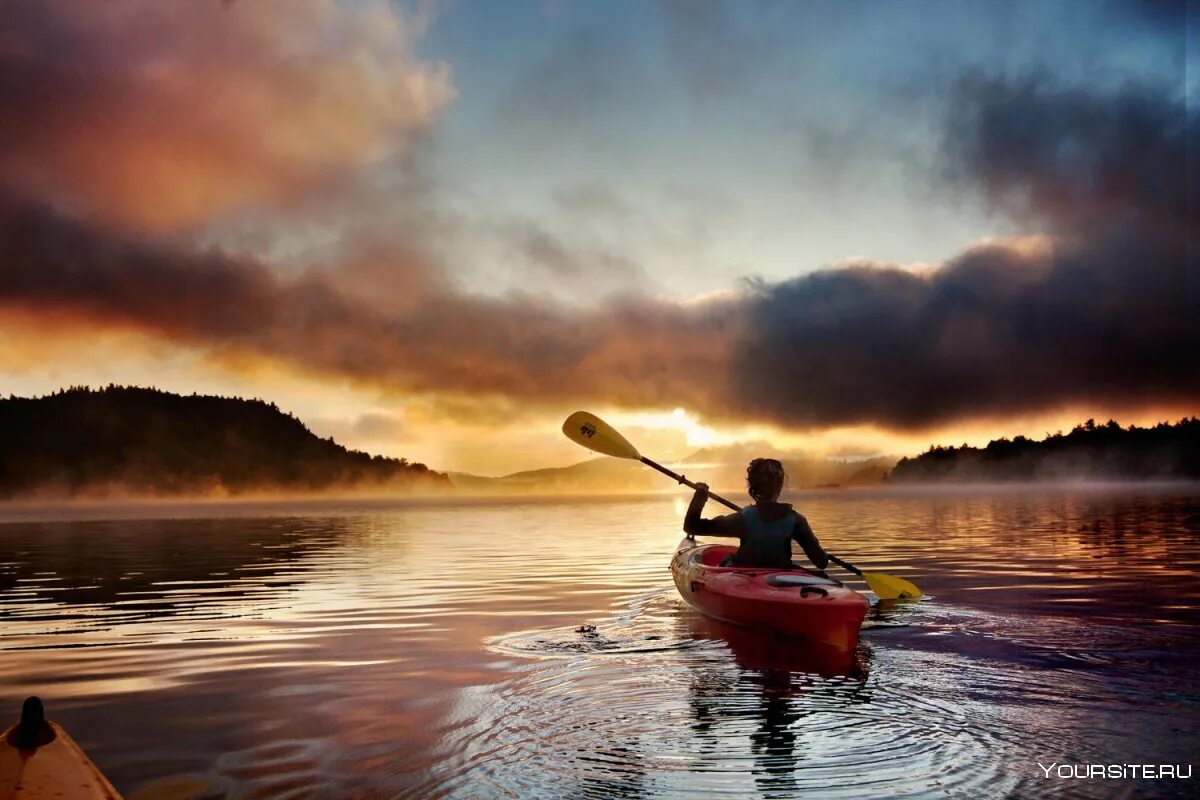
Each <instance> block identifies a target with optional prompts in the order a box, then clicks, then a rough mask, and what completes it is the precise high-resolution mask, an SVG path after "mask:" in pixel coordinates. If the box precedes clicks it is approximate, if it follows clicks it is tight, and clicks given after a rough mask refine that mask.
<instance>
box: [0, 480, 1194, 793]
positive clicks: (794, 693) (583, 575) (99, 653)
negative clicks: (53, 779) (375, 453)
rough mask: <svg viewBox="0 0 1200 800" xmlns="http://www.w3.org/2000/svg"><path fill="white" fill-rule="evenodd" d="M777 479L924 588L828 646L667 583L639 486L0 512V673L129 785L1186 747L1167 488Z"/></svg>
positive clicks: (1002, 778)
mask: <svg viewBox="0 0 1200 800" xmlns="http://www.w3.org/2000/svg"><path fill="white" fill-rule="evenodd" d="M799 502H800V504H801V507H802V508H803V509H804V511H805V513H806V515H807V516H808V517H809V519H810V520H811V521H812V522H813V524H814V526H816V527H817V529H818V530H819V531H820V533H821V536H822V541H823V542H824V543H825V544H826V545H827V546H828V547H829V548H830V549H831V550H833V551H834V552H838V553H841V554H843V555H845V556H847V557H848V558H850V559H851V560H853V561H855V562H856V563H860V564H863V565H867V564H869V565H870V566H871V567H873V568H875V569H879V570H882V571H887V572H894V573H895V574H899V575H903V576H905V577H907V578H910V579H914V580H915V581H916V582H917V583H918V584H919V585H921V586H922V588H923V589H925V590H926V591H927V592H928V593H929V594H930V595H932V599H931V600H930V601H928V602H923V603H919V604H915V605H907V606H893V607H886V606H878V607H876V608H875V609H873V611H872V614H871V616H870V618H869V619H868V628H867V630H865V631H864V636H863V641H864V646H863V648H862V650H861V651H860V653H859V654H858V655H857V657H856V658H855V659H852V660H850V662H849V663H846V662H845V661H842V662H838V661H828V660H824V659H822V658H818V657H815V656H816V654H813V653H811V652H809V651H807V650H798V649H797V648H796V647H795V644H794V643H792V642H784V641H778V640H774V639H771V638H762V637H759V636H756V635H754V634H752V633H750V632H747V631H743V630H742V629H738V628H730V627H729V626H724V625H722V624H720V623H715V622H711V621H708V620H706V619H704V618H703V617H699V616H698V615H696V614H695V613H694V612H691V611H690V610H689V609H687V608H686V606H684V605H683V604H682V603H680V601H679V599H678V597H677V596H676V594H675V592H674V589H673V587H672V586H671V583H670V575H669V572H668V570H667V564H668V561H669V559H670V555H671V552H672V549H673V545H674V543H675V541H676V540H677V538H678V525H679V517H678V513H677V511H676V509H675V507H674V504H673V502H672V501H671V499H670V498H653V497H651V498H638V499H632V500H625V501H621V502H616V501H612V502H608V503H606V504H605V505H604V506H603V507H599V508H598V507H597V505H596V503H595V502H594V501H588V502H586V503H571V502H565V501H563V502H555V503H540V504H521V503H516V502H511V501H509V502H497V503H494V504H473V505H465V506H462V507H452V506H445V505H441V506H429V507H421V506H413V505H394V506H388V505H386V504H361V505H356V504H342V505H339V506H336V507H329V508H325V507H320V508H318V507H316V506H311V505H310V506H305V507H303V508H292V507H279V508H272V509H267V510H265V511H264V512H263V513H262V514H261V515H257V516H255V515H249V516H247V515H241V516H239V517H234V516H229V515H226V516H225V517H224V518H220V519H218V518H216V517H215V516H213V515H211V514H209V513H208V512H207V511H206V512H205V514H204V518H203V519H195V518H189V517H188V514H191V516H192V517H194V516H196V515H195V514H194V513H192V512H186V513H185V512H179V513H175V514H174V516H178V517H181V518H178V519H160V520H144V519H143V520H137V521H134V520H110V521H108V522H70V523H68V522H52V521H49V520H37V521H34V522H32V523H6V524H3V525H0V576H3V577H2V578H0V581H3V583H0V701H3V702H4V703H7V704H8V706H6V707H13V708H15V707H16V706H17V705H18V704H19V701H20V699H22V698H23V697H24V696H25V695H26V694H30V693H40V694H43V695H45V696H47V698H48V699H49V701H50V702H51V704H52V705H51V708H52V709H54V714H55V716H57V717H58V718H59V719H60V720H61V721H63V722H64V723H66V724H67V725H68V727H69V728H70V729H71V730H72V732H73V734H74V735H75V736H76V738H77V739H79V740H80V741H81V742H82V743H83V744H84V746H85V747H87V748H88V749H89V751H90V752H91V753H92V755H93V756H94V757H95V758H96V759H97V760H98V761H99V763H100V764H101V766H102V767H103V768H104V769H105V770H106V771H108V772H109V773H110V774H111V776H112V778H113V780H114V782H115V783H116V784H117V786H118V787H119V788H121V789H122V790H123V791H124V792H126V793H127V794H128V795H134V796H136V795H137V793H138V792H139V791H140V790H141V789H145V790H147V791H152V790H154V788H155V787H156V786H157V787H160V788H162V787H166V788H168V789H170V788H171V787H176V788H178V787H180V786H184V787H186V786H189V785H194V786H201V785H202V786H205V787H208V788H207V789H205V790H204V791H207V792H208V793H209V794H210V795H211V796H213V797H229V798H234V797H238V798H244V797H281V796H282V797H343V796H355V797H364V798H370V797H420V798H428V797H476V796H488V797H545V798H557V797H572V798H573V797H628V798H634V797H639V798H640V797H646V798H658V797H677V796H683V795H689V794H690V795H693V796H703V797H709V796H729V797H755V796H765V797H783V796H794V795H799V794H803V795H807V796H819V797H822V798H838V797H846V798H850V797H853V798H856V799H857V798H861V797H863V796H876V795H887V794H893V795H895V794H900V795H905V796H918V797H919V796H928V797H944V796H946V795H947V794H949V795H952V796H997V795H1005V794H1009V795H1020V796H1055V795H1057V794H1069V793H1076V794H1079V795H1081V796H1089V795H1090V796H1098V797H1099V796H1107V795H1111V794H1113V793H1114V787H1113V786H1111V785H1108V786H1097V787H1094V788H1089V787H1082V786H1072V787H1064V786H1053V785H1047V784H1046V783H1045V780H1044V778H1040V777H1039V773H1038V771H1037V768H1036V761H1037V759H1038V758H1042V759H1043V760H1044V759H1046V758H1049V759H1051V760H1060V761H1061V760H1063V759H1072V760H1077V761H1087V760H1091V759H1098V760H1099V761H1098V762H1097V763H1101V762H1107V761H1109V760H1112V759H1128V760H1130V762H1131V763H1133V762H1137V761H1142V762H1144V763H1154V762H1159V761H1163V762H1166V761H1172V760H1177V761H1180V762H1186V761H1187V760H1188V759H1189V758H1192V757H1193V756H1194V752H1195V747H1194V743H1195V741H1196V740H1197V736H1200V710H1198V709H1200V675H1198V672H1200V670H1198V668H1197V665H1196V663H1195V655H1194V654H1195V653H1196V652H1197V646H1198V645H1200V637H1198V636H1197V630H1200V611H1198V607H1200V582H1198V581H1197V575H1198V573H1200V536H1197V533H1198V532H1200V526H1198V523H1197V519H1200V516H1197V515H1198V514H1200V503H1198V502H1197V499H1196V498H1195V497H1194V496H1190V495H1187V494H1169V493H1145V492H1141V493H1133V494H1129V493H1124V494H1120V493H1101V492H1090V493H1089V492H1062V491H1045V492H1039V493H1034V494H1031V493H1027V492H1015V491H1009V492H1000V493H998V494H997V493H988V492H985V491H982V490H981V491H976V492H973V493H972V492H965V493H957V494H949V493H940V494H939V493H920V492H918V493H910V494H900V493H895V492H874V493H872V492H862V493H859V492H849V491H844V492H825V493H816V494H813V495H810V496H806V497H803V498H800V500H799ZM860 588H861V587H860ZM589 626H593V627H591V628H589ZM1130 786H1132V788H1133V789H1134V790H1137V791H1134V792H1133V793H1134V794H1139V793H1140V794H1145V793H1148V792H1156V793H1159V794H1163V793H1166V794H1170V787H1166V788H1164V786H1162V785H1147V784H1144V783H1142V784H1130ZM1118 788H1120V790H1121V791H1126V790H1127V789H1128V787H1126V786H1124V785H1123V786H1122V787H1118Z"/></svg>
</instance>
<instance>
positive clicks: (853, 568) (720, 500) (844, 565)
mask: <svg viewBox="0 0 1200 800" xmlns="http://www.w3.org/2000/svg"><path fill="white" fill-rule="evenodd" d="M641 462H642V463H643V464H645V465H646V466H647V467H650V468H652V469H656V470H658V471H659V472H661V473H662V474H663V475H666V476H667V477H668V478H671V479H673V480H674V481H675V482H676V483H682V484H683V485H684V486H689V487H691V488H692V489H695V488H697V486H696V484H694V483H692V482H691V481H689V480H688V479H687V478H685V477H684V476H683V475H680V474H679V473H678V472H672V471H671V470H669V469H667V468H666V467H664V466H663V465H662V464H659V463H657V462H655V461H651V460H650V459H648V458H646V457H645V456H641ZM708 496H709V497H711V498H712V499H713V500H716V501H717V502H718V503H720V504H722V505H725V506H728V507H729V508H732V509H733V510H734V511H741V510H742V509H741V507H740V506H737V505H734V504H733V503H732V502H730V501H729V500H726V499H725V498H724V497H721V495H719V494H717V493H716V492H709V493H708ZM825 555H827V556H829V560H830V561H832V562H833V563H835V564H837V565H838V566H839V567H841V568H842V569H844V570H846V571H848V572H853V573H854V574H855V575H862V570H860V569H859V568H858V567H856V566H854V565H853V564H847V563H846V562H845V561H842V560H841V559H840V558H838V557H837V556H835V555H833V554H832V553H826V554H825Z"/></svg>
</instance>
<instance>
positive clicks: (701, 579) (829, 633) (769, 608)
mask: <svg viewBox="0 0 1200 800" xmlns="http://www.w3.org/2000/svg"><path fill="white" fill-rule="evenodd" d="M735 552H737V548H736V547H734V546H731V545H724V544H698V543H696V541H695V540H692V539H684V540H683V542H681V543H680V545H679V550H678V551H677V552H676V553H675V558H674V559H673V560H672V561H671V575H672V576H673V577H674V578H675V586H676V587H677V588H678V589H679V593H680V594H681V595H683V599H684V600H686V601H687V603H688V605H690V606H691V607H692V608H694V609H696V610H697V611H699V612H700V613H701V614H704V615H706V616H709V617H713V618H714V619H719V620H722V621H724V622H731V623H733V624H735V625H743V626H746V627H751V628H757V629H761V630H769V631H773V632H776V633H782V634H786V635H788V636H799V637H803V638H804V639H807V640H808V641H809V642H812V643H814V644H819V645H823V646H826V647H829V648H832V649H834V650H836V651H839V652H848V651H852V650H853V649H854V648H855V647H857V646H858V629H859V627H860V626H861V625H862V621H863V618H864V617H865V616H866V615H867V609H868V608H869V607H870V604H869V603H868V602H867V598H865V597H863V596H862V595H861V594H859V593H858V592H855V591H853V590H852V589H847V588H846V587H845V586H842V585H841V584H840V583H838V582H837V581H835V580H831V579H829V578H824V577H821V576H820V575H816V574H813V573H811V572H808V571H806V570H802V569H792V570H778V569H759V568H753V567H722V566H719V564H720V563H721V562H722V561H724V560H725V559H726V558H727V557H729V556H731V555H733V554H734V553H735Z"/></svg>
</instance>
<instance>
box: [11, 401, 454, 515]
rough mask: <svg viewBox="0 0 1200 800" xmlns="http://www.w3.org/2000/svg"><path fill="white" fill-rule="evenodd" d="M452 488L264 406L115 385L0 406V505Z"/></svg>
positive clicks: (440, 478)
mask: <svg viewBox="0 0 1200 800" xmlns="http://www.w3.org/2000/svg"><path fill="white" fill-rule="evenodd" d="M449 486H450V482H449V480H448V479H447V477H446V476H445V475H442V474H441V473H437V472H433V471H432V470H430V469H428V468H427V467H426V466H425V465H424V464H410V463H408V462H407V461H406V460H404V459H393V458H383V457H381V456H370V455H368V454H366V453H361V452H358V451H355V450H347V449H346V448H344V447H342V446H341V445H339V444H337V443H336V442H334V441H333V440H332V439H321V438H319V437H318V436H316V435H314V434H313V433H312V432H311V431H309V430H308V428H306V427H305V426H304V424H303V423H301V422H300V420H298V419H296V418H295V417H293V416H291V415H290V414H285V413H283V412H281V411H280V410H279V409H278V408H277V407H276V406H275V404H274V403H265V402H263V401H261V400H241V399H232V398H224V397H211V396H201V395H192V396H190V397H182V396H180V395H176V394H171V393H169V392H161V391H158V390H155V389H139V388H125V387H118V386H109V387H108V388H106V389H101V390H98V391H92V390H90V389H88V388H71V389H68V390H63V391H60V392H57V393H55V394H53V395H49V396H47V397H39V398H32V399H31V398H22V397H10V398H8V399H6V400H5V399H0V498H16V497H65V496H88V497H103V496H108V495H122V496H123V495H156V496H170V495H200V494H204V495H208V494H214V493H215V494H219V495H238V494H248V493H308V492H322V493H324V492H334V491H342V490H345V491H358V490H372V491H380V492H388V491H392V490H397V491H401V490H423V489H438V488H449Z"/></svg>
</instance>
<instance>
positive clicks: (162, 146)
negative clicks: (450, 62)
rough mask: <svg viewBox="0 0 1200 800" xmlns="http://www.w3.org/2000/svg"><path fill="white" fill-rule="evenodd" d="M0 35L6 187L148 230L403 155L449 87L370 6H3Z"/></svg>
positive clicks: (139, 1)
mask: <svg viewBox="0 0 1200 800" xmlns="http://www.w3.org/2000/svg"><path fill="white" fill-rule="evenodd" d="M0 31H3V33H2V34H0V73H3V74H4V75H5V79H4V80H3V81H0V107H3V108H4V109H5V111H4V117H5V122H4V125H3V126H0V170H2V171H3V173H4V176H5V178H6V179H7V182H8V183H9V184H10V185H15V186H16V187H18V188H20V189H21V190H23V191H26V192H30V193H33V194H35V195H37V196H40V197H42V198H43V199H52V200H54V201H55V202H56V203H59V204H65V205H67V206H69V207H73V208H76V209H78V210H82V211H84V212H86V213H87V214H88V215H89V216H96V217H101V218H105V219H108V220H110V221H115V222H119V223H122V224H125V225H133V226H140V227H145V228H152V229H158V230H162V229H170V228H176V227H179V226H186V225H189V224H192V223H197V222H200V221H203V220H206V219H208V218H209V217H211V216H212V215H214V214H217V213H220V212H222V211H225V210H228V209H231V208H239V207H246V206H254V205H258V204H263V203H285V202H287V201H289V200H290V199H292V198H295V197H296V196H297V195H300V194H303V193H304V192H306V191H308V190H311V189H313V188H314V187H318V186H321V185H322V184H323V183H326V182H329V181H332V180H335V179H336V178H337V177H338V176H339V175H340V174H342V173H343V172H344V171H346V170H348V169H356V168H360V167H362V166H364V165H367V164H370V163H372V162H374V161H378V160H379V159H383V158H385V157H387V156H390V155H394V154H396V153H397V152H402V151H403V150H404V149H405V148H406V147H407V146H408V145H409V144H410V142H411V140H412V139H413V137H415V136H418V135H420V134H421V133H422V132H424V131H425V130H426V129H427V128H428V127H429V126H430V124H431V123H432V122H433V120H434V118H435V117H436V115H437V113H438V111H439V110H440V109H441V108H442V107H444V106H445V105H446V104H447V103H448V102H449V100H450V99H451V97H452V94H453V92H452V88H451V84H450V76H449V70H448V68H447V67H446V66H445V65H444V64H437V65H430V64H424V63H421V62H420V61H418V60H417V59H416V57H415V56H414V55H413V52H412V45H413V41H414V39H415V37H416V36H417V35H419V34H420V33H421V31H420V26H419V25H414V24H412V23H411V22H410V21H408V20H405V19H404V18H402V17H401V16H400V15H399V13H398V12H397V11H396V9H395V7H394V6H393V5H391V4H389V3H386V2H383V0H379V1H378V2H361V3H339V2H334V0H286V1H285V0H259V1H256V2H247V3H236V4H223V3H219V2H217V1H216V0H211V1H210V0H185V2H180V3H162V2H158V1H157V0H122V2H119V3H71V2H54V1H51V2H47V1H46V0H10V1H9V2H5V3H4V4H3V5H0Z"/></svg>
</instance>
